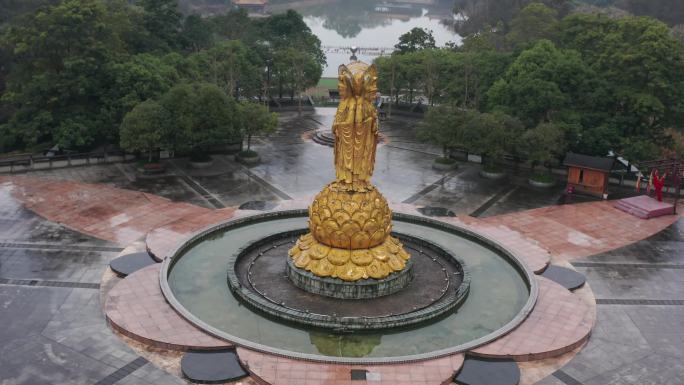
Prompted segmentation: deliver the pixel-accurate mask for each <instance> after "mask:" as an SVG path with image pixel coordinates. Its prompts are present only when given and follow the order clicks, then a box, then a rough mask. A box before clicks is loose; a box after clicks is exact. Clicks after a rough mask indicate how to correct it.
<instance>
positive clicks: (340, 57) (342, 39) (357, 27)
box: [278, 0, 461, 77]
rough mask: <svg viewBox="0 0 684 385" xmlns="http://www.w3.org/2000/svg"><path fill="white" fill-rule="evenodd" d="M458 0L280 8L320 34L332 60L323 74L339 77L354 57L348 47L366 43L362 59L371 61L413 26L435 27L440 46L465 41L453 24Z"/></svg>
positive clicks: (364, 0)
mask: <svg viewBox="0 0 684 385" xmlns="http://www.w3.org/2000/svg"><path fill="white" fill-rule="evenodd" d="M452 5H453V1H439V0H423V1H421V0H414V1H401V2H382V1H369V0H338V1H325V0H321V1H303V2H294V3H290V4H289V5H281V6H279V7H278V9H279V10H281V11H283V10H285V9H286V8H292V9H295V10H296V11H297V12H300V13H301V14H302V15H303V16H304V21H305V22H306V24H307V25H308V26H309V28H311V30H312V31H313V33H314V34H315V35H316V36H318V38H319V39H320V40H321V44H322V45H323V48H324V51H325V53H326V56H327V59H328V66H327V68H325V69H324V70H323V77H336V76H337V67H338V66H339V65H340V64H343V63H347V62H348V61H349V56H350V52H349V50H347V49H346V48H347V47H350V46H357V47H361V52H360V53H359V54H358V55H357V56H358V57H359V59H361V60H364V61H367V62H370V61H372V60H373V58H374V57H376V56H378V55H381V54H389V53H391V51H392V49H393V47H394V45H395V44H397V42H398V41H399V36H401V35H402V34H404V33H406V32H408V31H410V30H411V29H412V28H415V27H419V28H426V29H429V30H431V31H432V34H433V36H434V37H435V42H436V44H437V46H444V45H445V44H446V43H447V42H454V43H457V44H460V42H461V37H460V36H459V35H458V34H456V33H455V32H454V31H453V29H452V28H451V27H449V24H450V22H452V21H453V19H454V16H453V12H452Z"/></svg>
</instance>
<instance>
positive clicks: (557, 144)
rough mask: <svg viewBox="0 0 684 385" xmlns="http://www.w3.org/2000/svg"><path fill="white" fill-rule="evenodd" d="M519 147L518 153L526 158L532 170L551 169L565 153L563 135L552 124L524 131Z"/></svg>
mask: <svg viewBox="0 0 684 385" xmlns="http://www.w3.org/2000/svg"><path fill="white" fill-rule="evenodd" d="M519 145H520V149H519V150H518V152H519V153H521V154H522V155H524V156H525V157H526V158H527V160H528V161H529V162H530V163H531V165H532V169H533V170H534V169H536V167H537V166H539V165H544V166H547V167H551V165H552V163H553V162H554V160H558V159H560V157H562V156H563V155H564V154H565V152H566V145H565V134H564V132H563V130H562V129H561V128H560V127H558V125H555V124H553V123H542V124H539V125H538V126H536V127H535V128H531V129H529V130H527V131H525V133H524V134H523V135H522V137H521V138H520V141H519Z"/></svg>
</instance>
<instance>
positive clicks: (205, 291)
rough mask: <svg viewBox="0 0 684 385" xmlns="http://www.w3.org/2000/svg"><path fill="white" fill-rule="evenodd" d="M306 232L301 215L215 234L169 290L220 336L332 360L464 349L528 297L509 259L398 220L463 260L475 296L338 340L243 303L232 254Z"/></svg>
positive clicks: (174, 272) (174, 273)
mask: <svg viewBox="0 0 684 385" xmlns="http://www.w3.org/2000/svg"><path fill="white" fill-rule="evenodd" d="M305 227H306V218H304V217H298V218H287V219H272V220H269V221H267V222H260V223H252V224H247V225H244V226H242V227H238V228H233V229H229V230H218V231H217V232H216V233H214V234H212V235H211V236H209V237H208V238H206V239H204V240H202V241H201V242H198V243H196V244H195V245H192V246H191V247H190V248H188V249H186V250H185V252H184V253H183V254H182V255H179V256H178V257H177V260H176V262H175V264H174V265H173V266H172V268H171V269H170V272H169V274H168V282H169V287H170V289H171V291H172V293H173V295H174V297H175V298H176V300H177V301H178V302H179V303H180V304H181V305H182V306H183V307H184V308H185V309H187V310H188V311H189V312H190V313H192V314H193V315H194V316H195V317H197V318H198V319H200V320H202V321H203V322H204V323H206V324H208V325H210V326H211V327H213V328H215V329H217V330H220V331H221V332H224V333H228V334H230V335H232V336H235V337H239V338H242V339H244V340H248V341H251V342H253V343H257V344H260V345H265V346H267V347H271V348H275V349H280V350H287V351H290V352H296V353H305V354H316V355H323V356H334V357H398V356H408V355H416V354H424V353H430V352H434V351H437V350H442V349H448V348H451V347H454V346H457V345H461V344H465V343H468V342H470V341H473V340H476V339H478V338H481V337H484V336H486V335H488V334H490V333H492V332H494V331H496V330H498V329H500V328H501V327H502V326H504V325H505V324H507V323H508V322H510V321H511V320H512V319H513V318H515V317H516V315H517V314H518V313H519V312H520V310H521V309H522V308H523V307H524V306H525V303H526V301H527V300H528V297H529V289H528V286H527V285H526V282H525V280H524V278H523V276H522V274H521V273H520V272H519V271H518V270H516V268H514V267H513V265H512V264H511V263H509V262H508V260H507V259H506V258H505V257H503V256H500V255H499V254H497V253H496V252H494V251H492V250H490V249H488V248H486V247H484V246H482V245H480V244H479V243H476V242H473V241H470V240H468V239H465V238H462V237H460V236H458V235H456V234H453V233H451V232H448V231H445V230H439V229H435V228H432V227H426V226H424V225H419V224H414V223H410V222H406V221H401V220H395V221H394V231H396V232H399V233H404V234H410V235H413V236H418V237H422V238H425V239H428V240H430V241H432V242H434V243H436V244H438V245H440V246H442V247H444V248H445V249H448V250H450V251H451V252H453V253H455V254H457V255H459V256H460V257H461V258H463V260H464V261H465V263H466V266H467V267H468V269H469V270H470V273H471V284H470V294H469V296H468V298H467V299H466V301H465V303H464V304H463V305H462V306H461V307H460V308H459V309H458V310H457V311H456V312H454V313H452V314H450V315H448V316H446V317H443V318H441V319H439V320H436V321H434V322H432V323H430V324H427V325H420V326H416V327H412V328H407V329H400V330H388V331H383V332H379V333H375V332H374V333H355V334H341V335H337V334H332V333H329V332H327V331H320V330H312V329H307V328H305V327H297V326H293V325H290V324H283V323H279V322H277V321H274V320H271V319H268V318H266V317H264V316H262V315H261V314H259V313H256V312H254V311H252V310H250V309H249V308H247V307H245V306H244V305H243V304H241V303H240V302H239V301H238V300H237V299H236V298H235V297H234V296H233V294H232V293H231V292H230V290H229V288H228V285H227V283H226V274H227V271H228V262H227V261H228V258H229V256H231V255H232V254H234V253H235V252H236V251H237V250H238V249H239V248H241V247H243V246H245V245H247V244H249V243H251V242H253V241H256V240H258V239H261V238H263V237H265V236H268V235H272V234H276V233H280V232H284V231H288V230H295V229H301V228H305ZM283 263H284V262H283Z"/></svg>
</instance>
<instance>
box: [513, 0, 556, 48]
mask: <svg viewBox="0 0 684 385" xmlns="http://www.w3.org/2000/svg"><path fill="white" fill-rule="evenodd" d="M558 24H559V23H558V11H556V10H555V9H553V8H550V7H547V6H546V5H544V4H542V3H530V4H529V5H527V6H526V7H525V8H523V9H522V10H520V12H519V13H518V14H517V15H516V16H515V17H514V18H513V20H512V21H511V27H510V31H509V32H508V34H506V41H507V42H508V44H509V45H510V46H511V47H520V46H523V45H526V44H528V43H531V42H534V41H537V40H541V39H548V40H553V39H554V37H555V36H556V33H557V32H558Z"/></svg>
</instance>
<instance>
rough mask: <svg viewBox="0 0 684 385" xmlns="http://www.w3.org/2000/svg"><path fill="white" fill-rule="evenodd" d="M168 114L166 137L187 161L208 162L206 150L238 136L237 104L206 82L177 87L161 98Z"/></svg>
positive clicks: (209, 159)
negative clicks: (186, 157) (186, 152)
mask: <svg viewBox="0 0 684 385" xmlns="http://www.w3.org/2000/svg"><path fill="white" fill-rule="evenodd" d="M160 103H161V105H162V106H164V108H165V109H166V110H167V111H169V114H170V116H169V119H168V126H167V130H168V136H169V140H170V141H171V142H172V143H173V146H174V148H175V149H177V150H181V151H189V152H190V161H191V162H209V161H211V157H210V156H209V154H208V148H209V147H210V146H211V145H212V144H214V143H216V142H224V141H229V140H231V139H233V138H235V137H237V136H239V127H240V116H239V111H238V108H237V102H235V100H234V99H233V98H230V97H228V96H227V95H226V94H225V93H224V92H223V91H222V90H221V89H220V88H218V87H217V86H215V85H213V84H209V83H192V84H182V85H178V86H176V87H174V88H172V89H171V90H169V92H167V93H166V94H165V95H164V96H162V99H161V102H160Z"/></svg>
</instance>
